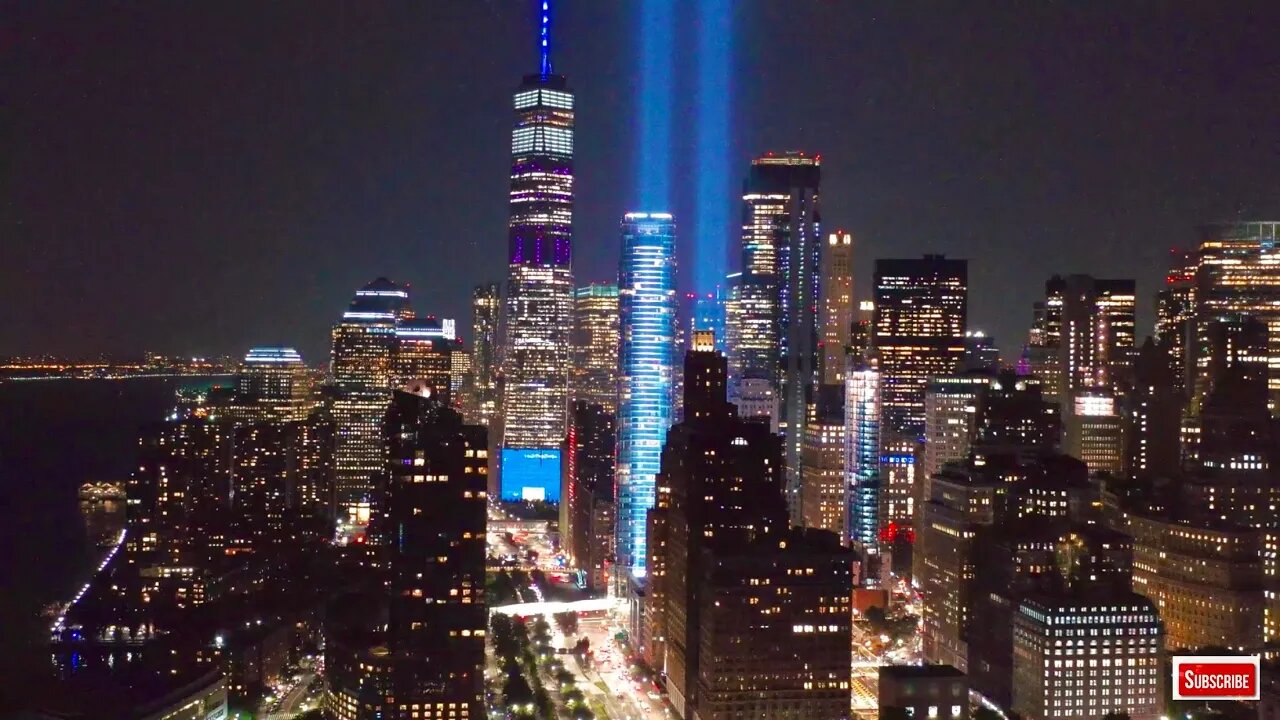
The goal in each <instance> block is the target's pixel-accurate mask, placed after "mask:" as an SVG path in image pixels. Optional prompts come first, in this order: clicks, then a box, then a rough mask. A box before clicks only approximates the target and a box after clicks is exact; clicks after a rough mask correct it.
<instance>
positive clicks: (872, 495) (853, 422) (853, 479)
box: [844, 356, 881, 552]
mask: <svg viewBox="0 0 1280 720" xmlns="http://www.w3.org/2000/svg"><path fill="white" fill-rule="evenodd" d="M880 382H881V376H880V369H879V367H877V366H876V364H875V363H874V361H871V362H869V361H866V360H863V359H862V358H858V357H853V356H851V357H850V359H849V369H848V372H847V373H846V374H845V378H844V383H845V398H844V412H845V422H844V426H845V451H844V468H845V479H846V482H847V484H848V486H849V489H848V493H849V537H850V538H851V539H852V540H853V542H855V543H857V544H858V545H859V546H861V547H862V548H864V549H866V550H867V551H868V552H875V550H876V548H877V547H879V545H878V542H879V533H880V419H881V405H880Z"/></svg>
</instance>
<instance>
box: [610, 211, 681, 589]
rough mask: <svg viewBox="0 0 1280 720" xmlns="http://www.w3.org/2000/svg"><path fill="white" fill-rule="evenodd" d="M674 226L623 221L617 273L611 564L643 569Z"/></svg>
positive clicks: (671, 333) (670, 317) (664, 396)
mask: <svg viewBox="0 0 1280 720" xmlns="http://www.w3.org/2000/svg"><path fill="white" fill-rule="evenodd" d="M675 244H676V226H675V222H674V220H673V219H672V217H671V215H670V214H669V213H627V214H626V215H625V216H623V218H622V260H621V263H620V266H619V269H618V290H619V300H618V305H619V316H620V336H621V344H620V353H619V355H620V357H619V369H618V370H619V372H618V375H619V396H618V471H617V498H618V514H617V541H618V542H617V555H618V561H617V564H618V566H619V567H620V568H629V569H630V570H631V572H632V574H633V575H637V576H642V575H644V572H645V550H646V547H647V545H646V537H645V535H646V533H645V522H646V513H647V512H648V510H649V508H651V507H653V503H654V492H655V487H656V479H657V474H658V470H659V466H660V464H661V460H662V444H663V442H664V441H665V440H666V436H667V429H668V428H669V427H670V426H671V421H672V405H673V402H672V400H673V398H672V392H673V387H674V386H673V369H674V368H673V364H674V353H675V335H676V320H675V317H676V292H675V281H676V257H675Z"/></svg>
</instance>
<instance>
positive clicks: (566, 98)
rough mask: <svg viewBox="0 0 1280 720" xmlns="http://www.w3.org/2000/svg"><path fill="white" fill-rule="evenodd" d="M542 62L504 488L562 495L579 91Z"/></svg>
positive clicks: (527, 138) (509, 331) (524, 109)
mask: <svg viewBox="0 0 1280 720" xmlns="http://www.w3.org/2000/svg"><path fill="white" fill-rule="evenodd" d="M542 18H543V28H542V29H543V33H542V43H543V44H542V46H541V49H542V66H541V70H540V72H539V73H537V74H534V75H526V76H525V78H524V82H522V83H521V85H520V87H519V88H517V89H516V93H515V97H514V102H513V105H514V109H515V115H516V121H515V127H514V128H513V129H512V131H511V195H510V220H509V223H508V239H509V247H508V275H507V292H506V311H505V320H506V322H505V333H506V335H505V341H504V346H503V352H502V409H501V413H502V441H501V447H502V455H501V469H500V472H501V492H502V497H503V498H504V499H517V500H518V499H525V500H548V501H551V502H556V501H557V500H558V497H557V496H558V495H559V485H560V462H561V458H560V444H561V442H563V441H564V437H565V429H566V427H567V422H566V420H567V415H568V402H569V370H570V363H571V352H570V346H571V338H570V335H571V332H572V329H573V328H572V318H573V271H572V267H573V244H572V236H573V138H574V111H573V100H574V98H573V93H572V92H571V91H570V90H569V87H568V82H567V81H566V80H565V77H564V76H563V75H556V74H554V73H552V72H551V62H550V59H549V48H548V45H547V42H548V40H547V33H546V30H547V26H548V24H549V22H550V18H549V15H548V13H547V12H546V11H544V12H543V13H542Z"/></svg>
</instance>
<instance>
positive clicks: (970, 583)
mask: <svg viewBox="0 0 1280 720" xmlns="http://www.w3.org/2000/svg"><path fill="white" fill-rule="evenodd" d="M977 452H978V449H977V448H975V451H974V455H973V457H971V458H970V459H969V460H968V461H966V462H965V463H963V464H959V463H956V464H951V465H947V466H945V467H943V469H942V471H941V472H939V473H937V474H935V475H934V476H933V477H932V478H931V480H930V484H929V492H930V495H929V497H927V498H925V503H924V506H923V507H922V509H921V518H922V520H921V528H920V536H919V541H918V544H917V546H916V548H915V555H916V558H917V559H918V563H917V566H916V568H915V575H916V580H917V581H918V583H919V585H920V588H921V594H922V595H923V599H924V602H923V610H924V616H923V621H924V644H923V647H924V656H925V659H926V660H927V661H929V662H932V663H944V664H948V665H954V666H955V667H957V668H959V669H960V670H962V671H964V672H972V670H973V669H972V668H970V665H969V662H970V658H971V657H972V656H973V652H974V650H975V646H974V644H973V636H974V634H975V631H974V630H973V627H972V626H973V623H975V622H977V623H983V625H982V627H984V628H986V629H985V630H984V632H988V633H990V632H995V631H996V630H998V629H999V628H998V627H996V626H995V625H993V624H992V623H990V622H989V620H988V618H987V617H986V615H984V614H983V613H986V614H991V613H994V612H996V610H997V609H998V608H992V607H989V606H988V607H981V608H975V604H974V603H975V600H983V602H984V603H985V602H986V600H985V599H986V598H989V597H991V596H992V594H993V593H996V594H997V595H1003V596H1004V597H1006V598H1008V597H1011V596H1010V595H1009V593H1011V592H1013V590H1014V589H1016V588H1012V587H1011V586H1009V585H1008V583H1009V582H1012V580H1011V579H1008V578H1005V580H1001V579H1000V578H999V577H997V578H995V579H993V578H992V577H991V576H990V573H988V572H984V571H983V568H982V566H981V565H980V562H981V561H982V560H983V559H984V558H991V557H993V556H996V555H998V553H993V552H991V551H984V550H982V549H981V548H982V544H981V543H983V542H984V536H987V535H989V534H990V533H1007V534H1008V535H1009V537H1010V538H1011V539H1012V541H1022V540H1027V539H1032V540H1036V542H1039V543H1040V546H1041V547H1042V548H1044V547H1051V548H1056V547H1057V546H1058V545H1059V544H1060V541H1061V540H1062V539H1063V538H1065V537H1067V536H1068V535H1069V534H1071V533H1070V532H1069V531H1070V530H1072V528H1069V527H1066V526H1063V525H1062V524H1061V523H1062V522H1066V521H1073V522H1081V521H1088V517H1087V512H1088V511H1089V510H1090V509H1091V508H1092V502H1091V499H1092V498H1093V496H1094V495H1096V492H1095V491H1094V490H1093V488H1092V487H1091V486H1090V484H1089V481H1088V470H1087V468H1086V466H1085V465H1084V463H1082V462H1080V461H1079V460H1076V459H1074V458H1071V457H1068V456H1063V455H1057V454H1053V453H1050V452H1045V451H1040V452H1036V451H1034V450H1033V449H1030V448H1016V447H1015V448H1008V449H1004V450H1000V451H998V452H995V451H993V452H991V453H990V454H988V455H986V456H980V455H978V454H977ZM1053 523H1058V524H1056V525H1055V524H1053ZM1015 526H1016V527H1015ZM1028 533H1033V534H1031V535H1028ZM1076 534H1078V533H1076ZM1015 544H1016V543H1015ZM1115 544H1116V541H1115V540H1114V539H1111V538H1106V537H1103V538H1101V539H1100V540H1097V541H1095V542H1091V543H1089V546H1090V547H1092V548H1094V549H1095V550H1096V551H1097V552H1099V553H1102V552H1103V551H1104V550H1106V548H1107V546H1114V545H1115ZM1004 545H1005V546H1006V547H1012V546H1010V545H1009V543H1007V542H1006V543H1004ZM1103 554H1105V553H1103ZM1014 556H1016V553H1014V554H1012V555H1008V557H1014ZM1130 564H1131V562H1130ZM1121 565H1122V566H1123V565H1125V563H1123V562H1122V563H1121ZM1019 567H1021V566H1019ZM1057 567H1060V566H1059V565H1058V564H1057V563H1056V561H1054V560H1051V559H1050V560H1043V561H1041V562H1038V563H1034V564H1033V566H1028V567H1027V568H1024V569H1025V570H1027V571H1028V572H1030V571H1033V570H1034V571H1035V572H1037V573H1043V572H1045V571H1047V570H1049V569H1053V568H1057ZM1037 568H1038V569H1037ZM997 569H998V568H997ZM999 572H1000V573H1002V574H1007V572H1008V569H1007V567H1006V569H1005V570H1000V571H999ZM1095 574H1097V573H1096V572H1095ZM1126 579H1127V576H1126ZM987 605H990V604H989V603H987ZM1001 607H1004V608H1005V609H1006V610H1007V609H1008V608H1009V607H1011V606H1009V605H1005V606H1001ZM978 610H982V612H978ZM1004 628H1005V629H1006V630H1007V628H1008V623H1005V626H1004ZM972 680H973V682H974V683H975V686H976V685H977V683H978V682H979V680H980V678H972Z"/></svg>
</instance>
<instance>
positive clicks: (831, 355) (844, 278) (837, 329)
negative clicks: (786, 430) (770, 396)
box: [802, 230, 854, 467]
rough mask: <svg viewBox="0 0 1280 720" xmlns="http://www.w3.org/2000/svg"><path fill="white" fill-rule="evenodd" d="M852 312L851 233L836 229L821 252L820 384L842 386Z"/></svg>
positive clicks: (851, 324) (851, 325) (851, 326)
mask: <svg viewBox="0 0 1280 720" xmlns="http://www.w3.org/2000/svg"><path fill="white" fill-rule="evenodd" d="M853 311H854V304H853V235H850V234H849V233H847V232H844V231H842V230H837V231H835V232H834V233H831V234H830V235H828V236H827V247H826V248H825V249H824V250H823V253H822V280H821V315H822V317H821V324H822V372H821V382H822V384H823V385H844V371H845V367H846V364H845V349H846V348H847V347H848V346H849V341H850V337H849V333H850V331H851V330H852V328H853V319H854V318H853ZM802 467H803V464H802Z"/></svg>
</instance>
